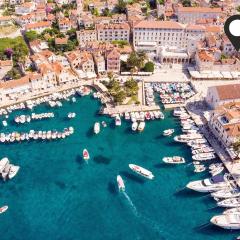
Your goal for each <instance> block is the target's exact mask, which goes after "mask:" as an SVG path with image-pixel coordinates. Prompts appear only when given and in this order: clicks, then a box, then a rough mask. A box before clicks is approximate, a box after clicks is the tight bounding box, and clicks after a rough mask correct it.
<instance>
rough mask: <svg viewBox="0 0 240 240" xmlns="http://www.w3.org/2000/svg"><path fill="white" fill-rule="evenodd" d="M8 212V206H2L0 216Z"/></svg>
mask: <svg viewBox="0 0 240 240" xmlns="http://www.w3.org/2000/svg"><path fill="white" fill-rule="evenodd" d="M7 210H8V206H7V205H6V206H3V207H1V208H0V214H2V213H4V212H6V211H7Z"/></svg>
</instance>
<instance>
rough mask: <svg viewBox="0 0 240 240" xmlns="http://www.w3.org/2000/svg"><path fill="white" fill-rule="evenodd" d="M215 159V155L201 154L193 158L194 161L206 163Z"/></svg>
mask: <svg viewBox="0 0 240 240" xmlns="http://www.w3.org/2000/svg"><path fill="white" fill-rule="evenodd" d="M214 158H215V155H214V153H199V154H196V155H193V156H192V159H193V160H196V161H206V160H211V159H214Z"/></svg>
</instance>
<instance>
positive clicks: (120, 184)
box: [117, 175, 125, 191]
mask: <svg viewBox="0 0 240 240" xmlns="http://www.w3.org/2000/svg"><path fill="white" fill-rule="evenodd" d="M117 183H118V189H119V191H125V184H124V181H123V179H122V177H121V176H120V175H117Z"/></svg>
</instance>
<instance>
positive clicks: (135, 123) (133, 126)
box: [132, 122, 138, 131]
mask: <svg viewBox="0 0 240 240" xmlns="http://www.w3.org/2000/svg"><path fill="white" fill-rule="evenodd" d="M137 128H138V123H137V122H133V123H132V130H133V131H136V130H137Z"/></svg>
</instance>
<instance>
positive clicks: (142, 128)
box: [138, 122, 145, 132]
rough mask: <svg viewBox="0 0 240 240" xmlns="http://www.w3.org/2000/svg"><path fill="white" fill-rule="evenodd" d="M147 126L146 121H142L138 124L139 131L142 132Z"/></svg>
mask: <svg viewBox="0 0 240 240" xmlns="http://www.w3.org/2000/svg"><path fill="white" fill-rule="evenodd" d="M144 128H145V122H140V123H139V125H138V131H139V132H142V131H143V130H144Z"/></svg>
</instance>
